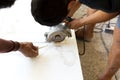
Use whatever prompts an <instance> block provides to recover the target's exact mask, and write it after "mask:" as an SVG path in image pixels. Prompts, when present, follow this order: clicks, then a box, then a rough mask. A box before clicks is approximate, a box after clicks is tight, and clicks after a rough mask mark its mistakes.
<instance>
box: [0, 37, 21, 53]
mask: <svg viewBox="0 0 120 80" xmlns="http://www.w3.org/2000/svg"><path fill="white" fill-rule="evenodd" d="M19 48H20V43H18V42H14V41H11V40H4V39H0V53H5V52H10V51H17V50H18V49H19Z"/></svg>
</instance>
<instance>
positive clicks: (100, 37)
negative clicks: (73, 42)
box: [73, 5, 120, 80]
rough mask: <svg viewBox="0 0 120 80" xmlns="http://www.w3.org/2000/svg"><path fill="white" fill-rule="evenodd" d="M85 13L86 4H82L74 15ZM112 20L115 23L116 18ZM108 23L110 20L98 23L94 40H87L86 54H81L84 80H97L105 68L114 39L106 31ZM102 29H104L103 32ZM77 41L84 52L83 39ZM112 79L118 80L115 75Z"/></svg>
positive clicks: (80, 15)
mask: <svg viewBox="0 0 120 80" xmlns="http://www.w3.org/2000/svg"><path fill="white" fill-rule="evenodd" d="M85 14H86V6H84V5H82V7H80V8H79V10H78V11H77V12H76V13H75V14H74V16H73V17H75V18H78V17H82V16H84V15H85ZM110 22H112V23H115V22H116V18H114V19H112V20H110ZM107 23H108V22H105V23H99V24H96V28H95V29H94V37H93V39H92V41H91V42H85V54H84V55H80V60H81V65H82V70H83V77H84V80H97V78H98V76H99V75H100V74H101V73H102V72H103V71H104V69H105V66H106V62H107V58H108V52H109V50H110V48H111V45H112V39H113V34H111V33H106V32H105V27H106V24H107ZM114 25H115V24H112V26H114ZM113 28H114V27H113ZM101 30H103V31H102V32H101ZM77 43H78V49H79V52H80V53H83V50H84V48H83V41H80V40H77ZM116 75H117V80H120V78H119V72H118V73H117V74H116ZM112 80H116V79H115V77H113V79H112Z"/></svg>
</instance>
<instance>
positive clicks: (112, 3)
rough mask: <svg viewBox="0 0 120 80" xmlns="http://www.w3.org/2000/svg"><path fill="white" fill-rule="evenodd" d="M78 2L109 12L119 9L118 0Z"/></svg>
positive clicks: (82, 0) (119, 2) (119, 1)
mask: <svg viewBox="0 0 120 80" xmlns="http://www.w3.org/2000/svg"><path fill="white" fill-rule="evenodd" d="M80 2H81V3H82V4H85V5H87V6H89V7H91V8H93V9H98V10H103V11H105V12H109V13H111V12H117V11H120V0H80Z"/></svg>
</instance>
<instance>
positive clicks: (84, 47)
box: [79, 25, 86, 55]
mask: <svg viewBox="0 0 120 80" xmlns="http://www.w3.org/2000/svg"><path fill="white" fill-rule="evenodd" d="M85 27H86V26H85V25H84V26H83V52H82V53H80V52H79V55H84V54H85V49H86V46H85Z"/></svg>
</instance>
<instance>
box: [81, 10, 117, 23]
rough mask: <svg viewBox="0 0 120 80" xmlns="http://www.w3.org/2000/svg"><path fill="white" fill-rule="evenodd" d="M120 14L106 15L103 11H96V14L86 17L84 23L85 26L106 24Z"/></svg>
mask: <svg viewBox="0 0 120 80" xmlns="http://www.w3.org/2000/svg"><path fill="white" fill-rule="evenodd" d="M118 13H119V12H116V13H106V12H103V11H100V10H99V11H96V12H95V13H94V14H92V15H90V16H88V17H85V18H83V19H82V23H83V24H84V25H87V24H94V23H99V22H105V21H107V20H110V19H112V18H114V17H115V16H117V15H118Z"/></svg>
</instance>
